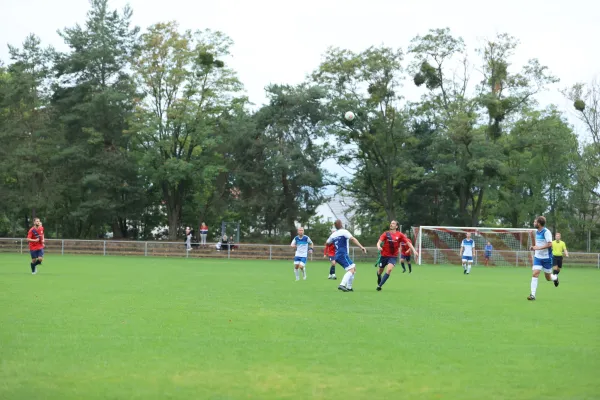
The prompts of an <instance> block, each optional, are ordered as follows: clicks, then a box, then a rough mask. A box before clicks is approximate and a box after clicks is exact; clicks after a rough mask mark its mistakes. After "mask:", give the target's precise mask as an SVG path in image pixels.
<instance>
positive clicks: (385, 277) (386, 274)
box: [379, 272, 390, 286]
mask: <svg viewBox="0 0 600 400" xmlns="http://www.w3.org/2000/svg"><path fill="white" fill-rule="evenodd" d="M389 277H390V275H389V274H388V273H387V272H386V273H385V274H383V278H381V283H380V284H379V286H383V285H384V284H385V281H387V280H388V278H389Z"/></svg>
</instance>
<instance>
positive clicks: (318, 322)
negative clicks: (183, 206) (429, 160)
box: [0, 255, 600, 400]
mask: <svg viewBox="0 0 600 400" xmlns="http://www.w3.org/2000/svg"><path fill="white" fill-rule="evenodd" d="M28 270H29V263H28V260H27V256H26V255H0V399H3V400H12V399H27V400H29V399H60V400H65V399H144V400H146V399H561V400H564V399H598V398H600V378H599V377H598V371H599V370H600V290H599V284H600V271H598V270H596V269H573V270H569V269H568V267H567V268H566V269H565V270H563V273H562V274H561V275H560V277H561V278H562V279H561V286H559V288H555V287H554V286H553V285H552V284H551V283H549V282H542V281H540V287H539V289H538V299H537V301H535V302H528V301H527V300H526V299H525V298H526V296H527V295H528V294H529V282H530V271H529V270H528V269H525V268H522V269H516V268H505V269H500V268H495V269H483V268H475V269H474V270H473V273H472V274H471V275H469V276H464V275H463V274H462V269H461V268H460V267H457V266H454V267H449V266H442V267H441V266H436V267H433V266H424V267H416V268H415V272H413V274H411V275H408V274H402V273H401V270H399V268H398V269H397V270H396V271H395V272H394V274H393V275H392V277H391V278H390V280H389V281H388V282H387V284H386V286H385V287H384V290H383V291H381V292H376V291H375V286H376V285H375V269H374V268H373V267H372V266H370V265H366V264H363V265H359V266H358V274H357V277H356V280H355V283H354V289H355V292H354V293H342V292H339V291H337V290H336V286H337V283H339V280H338V281H329V280H327V279H326V278H327V274H328V266H327V262H325V261H319V262H316V261H315V262H312V263H309V265H308V280H307V281H300V282H295V281H294V276H293V272H292V267H291V265H290V263H286V262H277V261H228V260H192V259H160V258H125V257H123V258H121V257H92V256H64V257H60V256H52V255H50V256H48V257H47V259H46V261H45V262H44V265H42V266H41V267H40V272H39V273H38V275H35V276H32V275H31V273H30V272H29V271H28ZM341 274H342V271H341V269H339V268H338V276H341Z"/></svg>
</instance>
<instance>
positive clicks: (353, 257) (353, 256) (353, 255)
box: [352, 247, 356, 260]
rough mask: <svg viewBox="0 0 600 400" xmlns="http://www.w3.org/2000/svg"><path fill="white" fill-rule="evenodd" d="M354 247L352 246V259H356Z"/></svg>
mask: <svg viewBox="0 0 600 400" xmlns="http://www.w3.org/2000/svg"><path fill="white" fill-rule="evenodd" d="M354 250H355V249H354V247H353V248H352V259H353V260H355V259H356V255H355V254H354Z"/></svg>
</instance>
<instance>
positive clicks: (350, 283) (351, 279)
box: [346, 273, 354, 289]
mask: <svg viewBox="0 0 600 400" xmlns="http://www.w3.org/2000/svg"><path fill="white" fill-rule="evenodd" d="M352 282H354V274H352V273H351V274H350V277H349V278H348V283H347V284H346V287H347V288H348V289H352Z"/></svg>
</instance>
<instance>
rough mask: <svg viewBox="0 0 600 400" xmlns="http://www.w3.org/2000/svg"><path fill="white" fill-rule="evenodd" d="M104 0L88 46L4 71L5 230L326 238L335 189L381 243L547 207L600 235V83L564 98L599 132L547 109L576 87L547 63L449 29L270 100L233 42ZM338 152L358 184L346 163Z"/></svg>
mask: <svg viewBox="0 0 600 400" xmlns="http://www.w3.org/2000/svg"><path fill="white" fill-rule="evenodd" d="M90 3H91V8H90V10H89V12H88V15H87V19H86V21H85V23H84V24H83V25H79V24H77V25H75V26H74V27H71V28H65V29H63V30H60V31H59V34H60V36H61V38H62V39H63V40H64V42H65V43H66V44H67V46H68V51H66V52H60V51H57V50H55V49H53V48H50V47H45V46H44V45H43V44H42V42H41V40H40V39H39V38H38V37H36V36H35V35H33V34H32V35H30V36H29V37H27V38H26V39H25V41H24V42H23V43H22V45H21V46H18V47H17V46H9V54H10V59H9V60H7V61H6V63H4V64H1V65H0V179H1V182H2V185H1V190H0V204H1V205H2V207H1V209H0V235H4V236H19V235H22V234H23V233H24V232H25V229H26V228H27V227H28V226H29V225H30V223H31V218H32V216H34V215H39V216H42V217H43V218H44V221H45V224H46V225H47V226H48V230H47V232H48V235H49V236H55V237H64V238H95V237H99V236H102V235H104V234H105V233H106V232H113V235H114V237H115V238H131V239H151V238H153V237H155V236H156V232H155V230H156V228H157V227H161V226H167V227H168V237H169V238H170V239H176V238H177V237H180V236H181V235H182V232H183V228H184V227H185V226H186V225H188V226H189V225H191V226H195V227H196V229H197V226H198V225H199V224H200V223H201V222H206V223H208V224H209V225H210V226H212V227H213V231H214V230H215V229H214V228H216V227H217V226H218V225H219V224H220V221H222V220H235V221H241V226H242V231H243V232H242V236H243V237H244V238H245V240H273V241H280V240H282V237H283V238H284V240H285V241H287V240H288V239H289V235H293V234H294V231H295V223H296V222H299V223H301V224H304V225H308V226H309V227H313V234H312V235H313V236H314V237H316V238H318V240H321V239H323V240H324V237H325V236H327V232H328V230H327V228H328V224H326V223H325V222H324V221H320V220H319V219H318V218H317V217H316V216H315V214H316V208H317V206H319V205H320V204H322V203H323V201H325V200H326V196H325V188H326V187H327V186H330V185H334V186H335V187H336V188H337V190H338V191H340V192H342V193H344V194H348V195H352V196H353V197H354V198H355V199H356V200H357V208H356V210H355V211H356V219H357V221H356V222H357V225H358V226H360V227H361V230H362V235H363V236H365V237H369V238H373V237H375V236H376V235H377V234H378V233H379V232H380V231H381V229H383V228H385V226H386V225H387V221H389V220H391V219H398V220H400V221H401V223H402V225H403V226H413V225H462V226H465V225H468V226H505V227H524V226H527V227H529V226H531V221H532V219H533V218H534V216H536V215H539V214H544V215H546V216H547V217H548V219H549V224H550V228H551V229H552V230H553V231H556V230H560V231H562V232H563V237H565V238H566V239H568V240H569V241H570V243H572V244H571V247H573V248H577V247H583V246H584V244H585V241H586V238H587V236H588V234H590V232H591V234H592V236H593V237H594V238H598V237H600V236H599V235H600V224H599V216H598V214H599V213H600V208H599V206H598V204H599V199H600V191H599V190H598V188H599V179H600V133H599V132H600V131H599V129H600V117H599V114H598V110H599V109H600V84H599V83H598V82H590V83H587V84H583V83H581V84H577V85H574V86H573V87H570V88H567V89H565V90H564V91H563V94H564V96H565V97H566V98H568V99H570V100H571V101H572V102H573V112H574V113H575V114H576V115H577V116H578V117H579V118H580V119H581V121H582V124H583V126H584V127H585V128H586V130H587V136H585V138H579V137H578V136H577V135H576V134H575V132H574V130H573V127H572V126H571V125H570V124H569V123H568V122H567V119H566V116H565V115H563V114H562V113H561V112H560V111H559V110H558V109H557V108H556V107H555V106H548V107H540V105H539V104H538V103H537V102H536V95H538V94H539V93H541V92H542V91H544V90H546V89H548V88H549V87H550V85H553V84H555V83H557V82H558V77H555V76H554V75H553V74H552V73H551V71H549V69H548V68H547V67H546V66H544V65H541V63H540V62H539V61H538V60H537V59H531V60H529V61H528V62H527V63H525V65H521V66H518V65H515V64H514V60H513V58H514V53H515V50H516V49H517V47H518V44H519V42H518V40H517V39H516V38H514V37H512V36H510V35H508V34H498V35H497V36H496V37H494V38H491V39H489V40H486V41H485V42H484V43H483V44H482V45H481V46H480V48H478V49H476V51H475V52H474V54H475V56H474V57H472V56H470V54H471V53H470V51H469V49H468V48H467V45H466V44H465V42H464V40H463V39H462V38H460V37H458V36H455V35H454V34H453V33H452V32H451V31H450V30H449V29H432V30H430V31H429V32H427V33H425V34H423V35H417V36H415V37H414V38H413V39H412V41H411V42H410V45H409V46H408V47H407V48H406V49H401V48H391V47H386V46H373V47H370V48H368V49H366V50H364V51H362V52H354V51H350V50H348V49H341V48H330V49H328V50H327V51H326V53H325V54H324V55H323V60H322V62H321V64H320V65H318V66H315V69H314V72H313V73H312V74H311V75H310V76H309V77H307V79H306V80H305V81H304V82H303V83H301V84H298V85H288V84H285V83H282V84H273V85H270V86H268V87H266V88H265V90H266V94H267V102H266V104H264V105H261V106H260V107H258V108H256V107H253V105H252V104H251V103H250V102H249V99H248V98H247V97H246V96H245V94H244V87H243V83H242V82H241V81H240V80H239V78H238V77H237V74H236V72H235V71H234V70H232V69H231V68H230V66H229V65H228V64H227V60H228V57H229V55H230V49H231V46H232V44H233V42H232V40H231V39H230V38H229V37H228V36H227V35H226V34H224V33H222V32H217V31H211V30H198V31H191V30H182V29H180V28H179V26H178V25H177V23H176V22H163V23H157V24H154V25H152V26H150V27H148V28H147V29H145V30H143V31H142V30H140V29H139V28H138V27H135V26H133V25H132V22H131V18H132V10H131V9H130V8H125V9H123V10H112V9H111V8H110V6H109V4H108V2H107V0H92V1H91V2H90ZM407 85H415V86H416V87H417V88H418V90H419V91H420V93H421V96H420V99H419V100H418V101H414V102H412V101H407V100H406V99H405V98H404V97H403V90H404V88H405V87H406V86H407ZM346 111H353V112H354V113H355V115H356V118H355V119H354V120H353V121H346V120H345V119H344V118H343V115H344V113H345V112H346ZM331 158H333V159H334V160H336V161H337V163H338V164H339V165H340V166H342V167H344V168H347V169H349V170H350V171H352V174H351V177H350V178H340V177H338V176H336V175H335V174H334V173H332V171H328V170H326V169H325V168H324V167H323V164H324V162H325V161H326V160H328V159H331ZM598 244H599V243H598V242H596V243H595V244H594V246H596V248H597V245H598Z"/></svg>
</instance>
